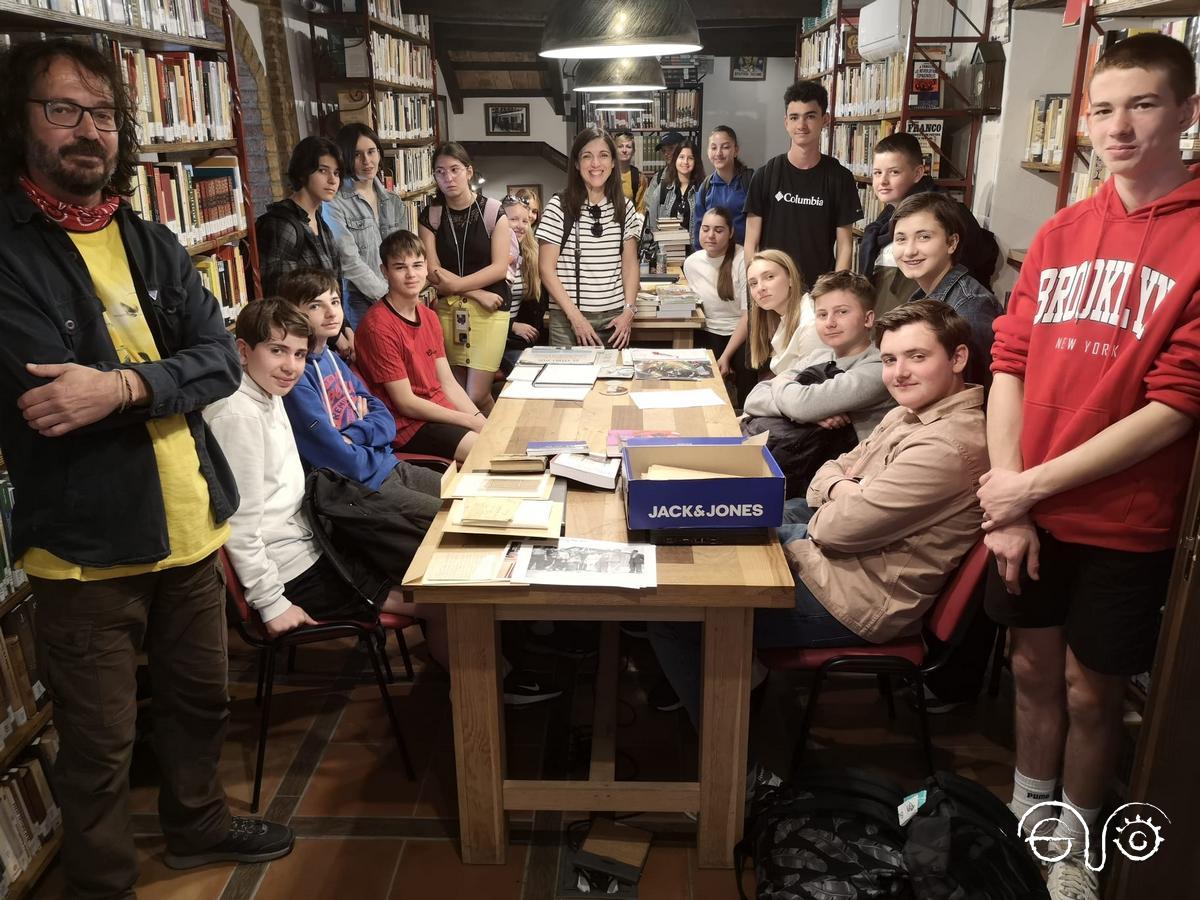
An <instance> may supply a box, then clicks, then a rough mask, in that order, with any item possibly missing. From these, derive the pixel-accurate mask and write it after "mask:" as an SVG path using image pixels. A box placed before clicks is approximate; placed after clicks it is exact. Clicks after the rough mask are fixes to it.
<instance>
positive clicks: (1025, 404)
mask: <svg viewBox="0 0 1200 900" xmlns="http://www.w3.org/2000/svg"><path fill="white" fill-rule="evenodd" d="M1089 96H1090V111H1089V113H1088V131H1089V133H1090V136H1091V139H1092V145H1093V146H1094V147H1095V148H1096V151H1097V152H1098V153H1100V155H1101V158H1102V159H1103V161H1104V163H1105V165H1106V166H1107V167H1108V169H1109V171H1110V172H1111V175H1112V177H1111V178H1109V179H1108V181H1106V182H1105V183H1104V184H1103V185H1102V186H1101V188H1100V190H1099V191H1098V192H1097V194H1096V195H1095V196H1094V197H1092V198H1090V199H1088V200H1085V201H1083V202H1081V203H1077V204H1075V205H1074V206H1071V207H1070V208H1068V209H1065V210H1062V211H1061V212H1059V213H1058V214H1057V215H1055V217H1054V218H1053V219H1051V220H1050V221H1049V222H1048V223H1047V224H1046V225H1044V226H1043V227H1042V229H1041V231H1039V232H1038V234H1037V236H1036V237H1035V238H1034V240H1033V244H1032V246H1031V247H1030V249H1029V254H1028V255H1027V257H1026V259H1025V262H1024V264H1023V265H1022V267H1021V277H1020V279H1019V281H1018V282H1017V286H1016V289H1015V290H1014V291H1013V295H1012V299H1011V301H1010V302H1009V306H1008V313H1007V314H1006V315H1004V316H1002V317H1000V318H998V319H996V321H995V332H996V342H995V345H994V346H993V348H992V354H993V359H994V362H993V363H992V371H993V372H994V373H995V381H994V382H993V384H992V393H991V399H990V402H989V405H988V451H989V454H990V456H991V463H992V466H993V468H992V470H991V471H990V472H989V473H988V474H987V475H985V476H984V478H983V480H982V481H981V484H982V487H981V488H980V491H979V498H980V502H981V504H982V506H983V510H984V528H985V529H986V530H987V532H988V534H987V538H986V540H987V545H988V547H989V548H990V549H991V550H992V552H993V553H994V554H995V556H996V564H997V571H996V573H995V576H996V577H995V578H994V580H995V582H997V583H995V584H993V585H992V586H991V587H992V588H993V589H992V590H990V591H989V595H988V611H989V613H990V614H991V615H992V616H993V618H995V619H996V620H997V621H998V622H1000V623H1002V624H1005V625H1008V626H1009V627H1010V629H1011V636H1012V669H1013V677H1014V680H1015V682H1016V695H1017V696H1016V730H1017V759H1016V763H1017V771H1016V775H1015V778H1014V782H1015V784H1014V791H1013V802H1012V808H1013V811H1014V812H1015V813H1016V814H1017V815H1018V816H1021V815H1023V814H1024V813H1025V812H1027V811H1028V810H1029V809H1030V808H1031V807H1033V806H1035V805H1036V804H1037V803H1038V802H1040V801H1043V800H1048V799H1053V797H1054V792H1055V788H1056V786H1057V780H1058V777H1059V775H1060V773H1061V775H1062V788H1063V796H1062V800H1063V802H1064V803H1066V804H1069V805H1070V806H1071V807H1073V808H1074V809H1075V811H1076V812H1078V813H1079V815H1080V818H1081V820H1082V822H1083V823H1086V824H1087V826H1088V827H1089V828H1090V830H1091V834H1092V838H1093V843H1094V842H1095V838H1096V837H1097V827H1096V826H1097V818H1098V815H1099V812H1100V807H1101V806H1102V805H1103V804H1104V802H1105V800H1106V794H1107V789H1108V786H1109V782H1110V779H1111V777H1112V774H1113V770H1114V768H1115V761H1116V756H1117V751H1118V748H1119V745H1120V744H1119V742H1120V723H1121V704H1122V697H1123V694H1124V690H1125V683H1126V682H1127V681H1128V679H1129V676H1131V675H1134V674H1137V673H1139V672H1143V671H1146V670H1147V669H1148V668H1149V666H1150V663H1151V661H1152V659H1153V656H1154V648H1155V643H1156V637H1157V631H1158V624H1159V611H1160V608H1161V606H1162V603H1163V601H1164V599H1165V595H1166V588H1167V582H1168V579H1169V576H1170V569H1171V560H1172V555H1173V552H1174V547H1175V543H1176V537H1177V532H1178V529H1179V521H1180V517H1181V513H1182V508H1183V500H1184V492H1185V490H1186V488H1187V483H1188V474H1189V471H1190V468H1191V461H1192V456H1193V453H1194V451H1195V445H1196V419H1197V418H1200V362H1198V361H1200V255H1198V254H1196V253H1195V245H1194V241H1189V240H1188V239H1187V236H1188V235H1192V236H1194V235H1196V234H1200V165H1194V166H1192V167H1191V168H1190V169H1189V168H1188V167H1187V166H1185V165H1184V163H1183V162H1182V161H1181V160H1180V155H1179V135H1180V133H1181V132H1182V131H1185V130H1187V129H1188V128H1189V127H1190V125H1191V124H1192V123H1193V122H1195V121H1196V119H1197V115H1198V114H1200V97H1197V96H1196V75H1195V64H1194V62H1193V60H1192V57H1191V55H1190V53H1189V52H1188V51H1187V49H1186V48H1185V47H1184V46H1183V44H1181V43H1179V42H1178V41H1175V40H1173V39H1171V38H1168V37H1166V36H1164V35H1160V34H1141V35H1137V36H1135V37H1131V38H1129V39H1127V40H1125V41H1122V42H1120V43H1118V44H1116V45H1115V46H1114V47H1113V48H1112V49H1110V50H1109V51H1108V52H1107V53H1105V54H1104V56H1102V57H1101V58H1100V60H1099V61H1098V63H1097V64H1096V68H1095V73H1094V74H1093V76H1092V80H1091V84H1090V85H1089ZM1001 581H1002V582H1003V583H1002V584H1000V583H999V582H1001ZM1050 809H1051V808H1049V807H1043V808H1041V809H1039V810H1035V811H1034V812H1033V813H1032V814H1031V815H1030V816H1029V817H1028V818H1027V819H1026V821H1025V828H1026V831H1030V830H1032V828H1033V827H1036V825H1037V823H1038V822H1040V821H1041V820H1042V818H1043V815H1042V814H1043V813H1047V812H1049V810H1050ZM1047 830H1048V825H1047ZM1054 835H1055V837H1057V838H1060V839H1065V838H1071V839H1072V848H1073V850H1074V852H1072V853H1071V854H1070V855H1068V856H1067V857H1066V858H1065V859H1063V860H1062V861H1060V862H1057V863H1055V864H1054V865H1053V866H1052V868H1051V870H1050V876H1049V882H1048V887H1049V889H1050V894H1051V896H1052V897H1054V898H1056V900H1059V898H1072V900H1076V898H1078V900H1090V898H1094V897H1098V896H1099V889H1098V885H1097V881H1096V875H1095V873H1094V872H1092V871H1091V870H1090V869H1089V868H1088V867H1087V866H1086V865H1085V861H1084V860H1083V858H1082V847H1083V840H1082V837H1083V827H1082V826H1081V824H1080V822H1079V820H1076V819H1075V818H1074V817H1073V816H1071V815H1070V814H1063V815H1061V817H1060V821H1059V824H1058V825H1057V829H1056V831H1055V832H1054ZM1056 843H1057V845H1058V848H1059V849H1065V842H1063V841H1059V842H1056Z"/></svg>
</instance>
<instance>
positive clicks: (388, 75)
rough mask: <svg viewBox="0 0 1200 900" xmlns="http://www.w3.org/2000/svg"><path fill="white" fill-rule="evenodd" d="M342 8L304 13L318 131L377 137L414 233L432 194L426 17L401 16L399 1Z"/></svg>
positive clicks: (431, 66) (432, 70)
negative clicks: (358, 129)
mask: <svg viewBox="0 0 1200 900" xmlns="http://www.w3.org/2000/svg"><path fill="white" fill-rule="evenodd" d="M342 5H343V7H344V8H343V10H342V11H338V10H336V9H335V10H334V11H328V12H324V11H316V10H313V11H310V12H309V14H308V30H309V38H310V47H311V52H312V62H313V65H312V70H313V84H314V88H315V91H316V93H315V96H316V97H317V99H318V104H319V106H320V113H319V116H318V119H319V121H318V128H319V130H320V132H321V133H322V134H326V135H329V136H333V135H334V134H335V133H336V132H337V130H338V129H339V128H340V127H342V126H343V125H347V124H349V123H351V122H361V123H363V124H365V125H369V126H370V127H371V128H372V129H373V130H374V131H375V133H376V134H378V135H379V140H380V143H381V144H382V145H383V146H382V147H381V150H382V151H383V157H384V163H385V165H384V168H385V170H386V169H387V168H388V167H389V166H390V170H391V175H390V176H386V177H385V178H384V182H385V184H386V186H387V187H388V188H389V189H391V190H393V191H394V192H395V193H397V194H399V195H400V197H401V198H402V199H403V200H405V202H406V203H407V204H408V207H409V208H408V214H409V218H410V219H411V222H410V223H409V227H411V228H412V229H413V230H415V228H416V218H417V213H418V212H419V207H420V203H421V201H422V200H424V199H426V198H428V196H430V195H431V194H432V193H433V191H434V190H435V185H434V183H433V151H434V147H435V146H436V145H437V141H438V133H437V132H438V126H437V90H436V77H437V76H436V63H435V56H434V52H433V44H432V39H431V37H430V31H429V16H427V15H415V14H408V13H405V12H403V10H402V9H401V4H400V2H399V0H366V2H365V3H363V2H357V3H356V2H355V0H342ZM345 7H353V9H345Z"/></svg>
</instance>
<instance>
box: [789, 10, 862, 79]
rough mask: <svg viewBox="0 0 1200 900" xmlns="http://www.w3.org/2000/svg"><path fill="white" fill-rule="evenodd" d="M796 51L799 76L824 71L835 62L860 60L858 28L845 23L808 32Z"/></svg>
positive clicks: (806, 76)
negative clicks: (812, 32)
mask: <svg viewBox="0 0 1200 900" xmlns="http://www.w3.org/2000/svg"><path fill="white" fill-rule="evenodd" d="M796 52H797V59H798V64H799V69H798V74H799V76H800V77H801V78H812V77H813V76H815V75H817V74H819V73H821V72H826V71H828V70H830V69H832V68H833V66H834V64H835V63H858V62H862V57H861V56H859V54H858V29H857V28H855V27H854V26H853V25H847V24H845V23H841V24H836V25H834V26H833V27H832V28H826V29H825V30H824V31H818V32H817V33H816V34H810V35H809V36H808V37H806V38H804V40H802V41H801V42H800V46H799V47H798V48H797V51H796Z"/></svg>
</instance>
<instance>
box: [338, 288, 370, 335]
mask: <svg viewBox="0 0 1200 900" xmlns="http://www.w3.org/2000/svg"><path fill="white" fill-rule="evenodd" d="M345 297H346V303H345V305H344V306H343V310H344V312H345V314H346V324H348V325H349V326H350V327H351V328H353V329H354V330H356V331H357V330H358V323H359V322H361V321H362V318H363V316H365V315H366V314H367V310H368V309H370V308H371V306H372V302H371V301H370V300H368V299H367V298H366V297H364V296H363V295H362V294H360V293H359V292H358V291H356V290H354V289H353V288H351V289H350V290H348V291H346V293H345Z"/></svg>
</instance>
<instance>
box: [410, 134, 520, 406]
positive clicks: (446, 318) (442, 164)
mask: <svg viewBox="0 0 1200 900" xmlns="http://www.w3.org/2000/svg"><path fill="white" fill-rule="evenodd" d="M474 175H475V169H474V167H473V166H472V165H471V157H470V156H469V155H467V151H466V150H464V149H463V147H462V145H461V144H456V143H448V144H442V145H441V146H440V147H438V149H437V152H436V154H435V155H434V158H433V177H434V179H435V180H436V182H437V186H438V195H437V197H436V198H435V199H434V201H433V202H432V203H431V204H430V205H429V206H428V207H426V209H425V210H424V211H423V212H422V213H421V216H420V219H419V225H420V236H421V243H422V244H423V245H424V246H425V255H426V259H427V262H428V265H429V283H430V284H432V285H433V286H434V288H435V289H436V290H437V293H438V301H437V309H438V318H439V319H440V320H441V323H442V336H443V339H444V340H445V343H446V358H447V360H448V361H449V362H450V367H451V370H452V371H453V372H454V377H455V378H456V379H457V380H458V383H459V384H461V385H462V386H463V387H464V388H466V391H467V394H468V395H469V396H470V398H471V400H472V402H473V403H474V404H475V405H476V406H478V407H479V409H480V410H481V411H482V412H483V413H484V414H485V415H486V414H487V413H488V412H490V411H491V408H492V393H491V388H492V381H493V379H494V378H495V374H496V370H497V369H499V368H500V358H501V356H502V355H503V353H504V344H505V341H506V340H507V338H508V326H509V314H508V308H509V305H510V303H511V299H510V295H509V288H508V281H507V279H506V275H507V271H508V257H509V249H510V246H509V245H510V243H511V231H510V228H509V224H508V219H507V217H506V216H505V215H504V209H503V207H502V206H501V205H500V202H499V201H498V200H490V199H488V198H486V197H484V196H482V195H481V194H477V193H476V192H475V191H473V190H471V179H472V178H473V177H474Z"/></svg>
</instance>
